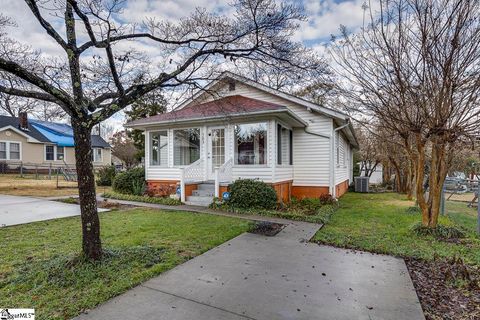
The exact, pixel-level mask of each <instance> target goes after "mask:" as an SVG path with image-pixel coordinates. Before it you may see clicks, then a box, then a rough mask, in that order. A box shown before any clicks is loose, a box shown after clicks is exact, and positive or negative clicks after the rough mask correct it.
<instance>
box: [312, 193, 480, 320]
mask: <svg viewBox="0 0 480 320" xmlns="http://www.w3.org/2000/svg"><path fill="white" fill-rule="evenodd" d="M446 207H447V215H446V216H441V217H440V223H441V224H443V225H447V226H450V227H455V228H460V229H461V230H463V232H464V233H465V238H463V239H450V240H445V239H438V238H435V237H433V236H431V235H429V236H424V235H417V234H416V233H414V232H413V231H412V229H411V227H412V226H413V225H415V224H417V223H418V222H419V221H421V215H420V213H419V211H418V210H417V209H416V208H415V207H414V202H412V201H408V200H406V198H405V196H403V195H399V194H395V193H381V194H359V193H348V194H346V195H344V196H343V197H342V198H341V199H340V207H339V209H338V210H337V212H336V213H335V214H333V216H332V218H331V220H330V222H329V223H327V224H326V225H325V226H324V227H323V228H322V229H320V230H319V231H318V232H317V234H316V235H315V237H314V239H313V241H315V242H318V243H320V244H329V245H334V246H338V247H345V248H351V249H359V250H365V251H370V252H376V253H384V254H389V255H394V256H399V257H403V258H405V262H406V264H407V267H408V270H409V272H410V276H411V278H412V281H413V284H414V286H415V289H416V291H417V294H418V297H419V299H420V303H421V304H422V308H423V310H424V312H425V317H426V319H427V320H438V319H456V320H457V319H465V320H467V319H468V320H470V319H480V238H479V237H478V235H476V233H475V227H476V208H468V207H467V203H462V202H453V201H448V202H447V206H446ZM459 258H460V259H459Z"/></svg>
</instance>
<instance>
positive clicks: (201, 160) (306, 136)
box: [126, 72, 358, 204]
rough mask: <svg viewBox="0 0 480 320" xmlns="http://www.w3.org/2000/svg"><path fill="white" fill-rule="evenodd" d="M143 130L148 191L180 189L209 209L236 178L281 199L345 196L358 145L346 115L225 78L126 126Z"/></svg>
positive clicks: (227, 74)
mask: <svg viewBox="0 0 480 320" xmlns="http://www.w3.org/2000/svg"><path fill="white" fill-rule="evenodd" d="M126 126H127V127H129V128H135V129H141V130H144V132H145V145H146V148H145V150H146V154H145V159H146V161H145V174H146V180H147V183H148V186H149V188H151V189H153V190H159V192H164V191H165V190H166V189H169V190H172V189H173V188H174V187H175V186H180V190H181V197H182V201H185V200H186V202H187V203H192V204H208V203H210V202H211V200H212V196H213V195H215V196H220V195H222V194H223V192H224V191H226V190H227V188H228V184H229V183H231V182H232V181H234V180H236V179H260V180H262V181H264V182H266V183H268V184H271V185H272V186H273V187H274V188H275V190H276V191H277V195H278V197H279V200H281V201H288V200H289V199H290V197H291V196H294V197H297V198H302V197H318V196H320V195H321V194H326V193H330V194H332V195H333V196H334V197H339V196H341V195H342V194H344V193H345V192H346V190H347V188H348V185H349V183H350V181H352V179H353V170H352V169H353V162H352V159H353V157H352V150H353V149H354V148H357V146H358V145H357V140H356V138H355V134H354V132H353V128H352V125H351V123H350V121H349V118H348V116H347V115H345V114H344V113H342V112H339V111H337V110H333V109H329V108H326V107H324V106H320V105H317V104H314V103H311V102H308V101H306V100H303V99H301V98H298V97H295V96H293V95H290V94H287V93H284V92H280V91H278V90H274V89H272V88H270V87H267V86H265V85H262V84H259V83H257V82H255V81H252V80H249V79H246V78H244V77H241V76H238V75H235V74H232V73H230V72H225V73H223V74H222V76H221V77H219V78H218V79H217V80H215V81H212V82H211V83H210V84H208V85H207V86H206V87H205V88H204V90H200V91H198V92H197V93H196V94H195V95H193V97H191V98H190V99H188V100H186V101H184V102H183V103H182V104H181V105H180V106H179V107H178V108H176V109H175V110H174V111H171V112H168V113H164V114H159V115H156V116H153V117H149V118H144V119H139V120H136V121H133V122H130V123H128V124H127V125H126Z"/></svg>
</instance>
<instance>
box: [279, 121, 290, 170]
mask: <svg viewBox="0 0 480 320" xmlns="http://www.w3.org/2000/svg"><path fill="white" fill-rule="evenodd" d="M292 137H293V135H292V130H289V129H287V128H285V127H283V126H282V125H280V124H277V164H289V165H292V160H293V157H292V140H293V139H292Z"/></svg>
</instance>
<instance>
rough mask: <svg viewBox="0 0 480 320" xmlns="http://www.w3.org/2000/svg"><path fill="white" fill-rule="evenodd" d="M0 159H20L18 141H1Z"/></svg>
mask: <svg viewBox="0 0 480 320" xmlns="http://www.w3.org/2000/svg"><path fill="white" fill-rule="evenodd" d="M0 160H21V153H20V142H10V141H1V142H0Z"/></svg>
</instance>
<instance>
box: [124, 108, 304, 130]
mask: <svg viewBox="0 0 480 320" xmlns="http://www.w3.org/2000/svg"><path fill="white" fill-rule="evenodd" d="M276 114H277V115H278V114H288V115H289V116H290V117H291V118H292V119H294V120H295V121H296V122H298V124H300V125H301V126H307V125H308V124H307V123H306V122H305V121H304V120H303V119H301V118H300V117H298V116H297V115H296V114H294V113H293V112H291V111H290V110H289V109H287V108H285V109H283V110H262V111H257V112H242V113H234V114H229V115H220V116H212V117H208V118H205V117H197V118H186V119H169V120H162V121H152V122H144V123H139V124H134V123H130V124H129V123H127V124H125V125H124V126H125V127H126V128H132V129H144V130H145V129H146V128H147V127H151V126H158V125H165V124H184V123H192V124H193V123H197V122H213V121H218V120H222V119H230V118H235V119H239V118H249V117H252V116H260V115H271V116H274V115H276Z"/></svg>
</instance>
